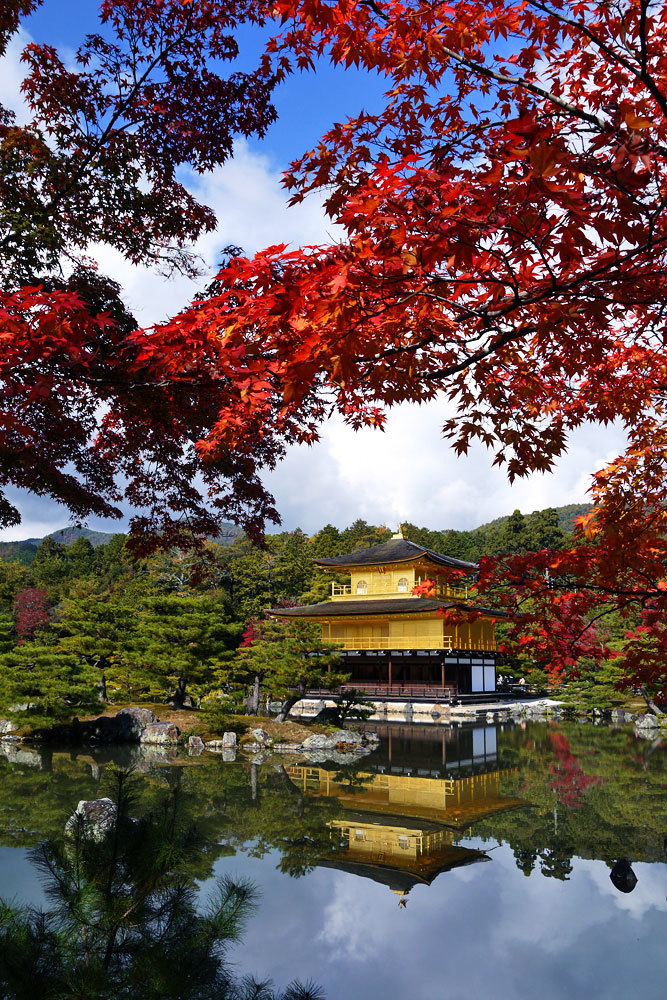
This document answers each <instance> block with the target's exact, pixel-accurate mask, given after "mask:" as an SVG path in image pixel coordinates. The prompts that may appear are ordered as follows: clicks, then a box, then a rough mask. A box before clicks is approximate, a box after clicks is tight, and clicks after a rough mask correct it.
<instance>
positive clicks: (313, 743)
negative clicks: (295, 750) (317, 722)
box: [301, 733, 336, 750]
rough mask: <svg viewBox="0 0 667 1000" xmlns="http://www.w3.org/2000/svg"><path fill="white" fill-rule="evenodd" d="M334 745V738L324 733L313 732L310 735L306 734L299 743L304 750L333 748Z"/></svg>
mask: <svg viewBox="0 0 667 1000" xmlns="http://www.w3.org/2000/svg"><path fill="white" fill-rule="evenodd" d="M335 745H336V744H335V742H334V740H333V739H331V738H330V737H329V736H326V735H325V733H313V735H312V736H307V737H306V739H305V740H304V741H303V743H302V744H301V746H302V747H303V749H304V750H333V748H334V747H335Z"/></svg>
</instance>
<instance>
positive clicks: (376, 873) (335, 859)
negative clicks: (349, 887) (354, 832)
mask: <svg viewBox="0 0 667 1000" xmlns="http://www.w3.org/2000/svg"><path fill="white" fill-rule="evenodd" d="M454 852H457V853H456V854H455V853H454ZM490 860H491V858H490V857H489V856H488V854H483V853H482V852H481V851H475V850H470V849H468V848H464V847H460V848H458V849H457V848H456V847H454V848H449V850H447V849H445V851H440V852H438V853H437V854H436V855H435V856H434V857H432V858H429V859H427V860H426V861H425V862H422V864H420V865H415V866H414V867H413V866H412V865H411V864H410V862H409V861H407V860H406V861H404V863H403V865H402V866H401V867H399V866H398V864H397V863H395V864H392V863H391V861H385V862H382V861H357V860H354V859H352V858H348V857H347V856H346V855H345V854H344V853H343V852H342V851H341V852H336V853H333V854H330V855H328V856H326V857H324V858H319V860H318V861H317V867H318V868H337V869H338V871H342V872H350V873H351V874H353V875H360V876H361V877H362V878H369V879H372V880H373V881H374V882H379V883H380V884H381V885H387V886H389V888H390V889H391V890H392V892H405V893H407V892H410V889H412V887H413V886H415V885H430V884H431V882H433V881H434V879H436V878H437V877H438V875H440V874H441V872H447V871H451V870H452V869H453V868H461V867H462V866H463V865H470V864H475V863H477V862H479V861H490Z"/></svg>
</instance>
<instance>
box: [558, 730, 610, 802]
mask: <svg viewBox="0 0 667 1000" xmlns="http://www.w3.org/2000/svg"><path fill="white" fill-rule="evenodd" d="M549 740H550V742H551V748H552V750H553V752H554V754H555V756H556V758H557V763H556V764H553V765H552V766H551V767H550V768H549V773H550V774H551V776H552V777H551V779H550V781H549V784H550V786H551V788H552V789H553V791H554V792H555V793H556V796H557V797H558V801H559V802H561V803H562V804H563V805H564V806H567V807H568V809H580V808H581V807H582V805H583V802H582V801H581V796H582V795H583V794H584V793H585V792H586V791H587V790H588V789H589V788H591V787H592V786H594V785H601V784H602V783H603V780H602V778H600V777H598V776H597V775H591V774H584V772H583V770H582V768H581V765H580V763H579V758H578V757H576V756H575V755H574V754H573V753H572V751H571V749H570V744H569V741H568V739H567V737H566V736H564V735H563V733H549Z"/></svg>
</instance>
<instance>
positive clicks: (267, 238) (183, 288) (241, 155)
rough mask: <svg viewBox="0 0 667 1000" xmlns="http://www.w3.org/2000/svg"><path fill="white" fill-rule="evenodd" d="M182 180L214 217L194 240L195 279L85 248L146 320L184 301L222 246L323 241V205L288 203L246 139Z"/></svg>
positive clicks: (274, 174) (251, 248)
mask: <svg viewBox="0 0 667 1000" xmlns="http://www.w3.org/2000/svg"><path fill="white" fill-rule="evenodd" d="M181 180H182V181H183V182H184V183H185V184H186V185H187V187H188V188H189V190H190V191H192V193H193V194H194V195H195V197H196V198H197V199H198V200H200V201H201V202H203V203H204V204H206V205H208V206H209V207H210V208H212V209H213V211H214V212H215V214H216V217H217V218H218V220H219V222H218V226H217V229H216V230H215V232H212V233H206V234H205V235H204V236H202V237H201V238H200V239H199V240H198V242H197V243H196V245H195V250H196V251H197V253H198V254H199V255H200V257H201V258H202V259H203V260H204V262H205V265H206V267H207V268H208V272H207V273H206V274H205V275H203V276H202V277H200V278H199V279H197V280H193V279H190V278H186V277H181V276H173V277H170V278H165V277H162V276H161V275H159V274H157V273H156V272H155V271H152V270H151V269H150V268H148V267H135V266H133V265H132V264H129V263H128V262H127V261H126V260H124V258H123V257H122V255H121V254H120V253H118V251H116V250H114V249H112V248H111V247H108V246H104V245H99V246H95V247H93V248H91V250H90V253H91V255H92V256H94V257H95V258H96V260H97V261H98V263H99V265H100V269H101V270H102V271H103V272H104V273H106V274H108V275H110V276H111V277H112V278H115V279H116V281H119V282H120V284H121V286H122V288H123V298H124V300H125V302H126V304H127V306H128V307H129V308H130V310H131V311H132V313H133V315H134V316H135V317H136V319H137V320H138V322H139V323H141V324H143V325H145V326H148V325H151V324H153V323H159V322H161V321H162V320H165V319H167V318H168V317H169V316H171V315H173V314H174V313H175V312H177V311H178V310H179V309H181V308H182V307H183V306H185V305H187V303H188V302H189V301H190V299H191V298H192V296H193V295H194V293H195V292H196V291H198V290H199V289H201V288H203V287H204V286H205V285H206V283H207V281H209V280H210V277H211V275H212V274H213V273H214V271H215V265H216V263H217V259H218V257H219V254H220V251H221V250H222V248H223V247H225V246H228V245H229V244H234V245H236V246H239V247H241V249H242V250H243V251H244V252H245V253H247V254H248V255H250V254H252V253H254V252H255V251H257V250H260V249H262V248H263V247H266V246H270V245H271V244H275V243H290V244H294V245H299V246H303V245H305V244H310V243H319V242H323V241H324V240H326V239H327V237H328V233H330V232H331V227H330V226H328V225H327V220H326V218H325V215H324V212H323V210H322V207H321V206H320V205H319V204H318V202H317V201H315V200H314V199H307V200H306V201H305V202H304V203H303V204H301V205H297V206H294V207H293V208H288V206H287V197H286V194H285V192H284V190H283V189H282V187H281V184H280V171H279V170H277V169H276V168H275V167H273V166H272V164H271V162H270V160H269V158H268V157H266V156H263V155H261V154H259V153H257V152H255V151H254V150H252V149H251V147H250V146H249V144H248V143H247V142H246V141H245V140H240V141H239V142H237V143H236V145H235V154H234V158H233V159H232V160H230V161H229V162H228V163H225V164H223V166H221V167H217V168H216V169H215V170H214V171H212V172H211V173H210V174H207V175H206V176H204V177H199V176H198V175H196V174H193V173H190V172H188V173H187V174H186V175H184V176H182V177H181Z"/></svg>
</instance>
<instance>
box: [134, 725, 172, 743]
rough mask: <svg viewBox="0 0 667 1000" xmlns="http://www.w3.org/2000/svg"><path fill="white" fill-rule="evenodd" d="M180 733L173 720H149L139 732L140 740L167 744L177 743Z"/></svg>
mask: <svg viewBox="0 0 667 1000" xmlns="http://www.w3.org/2000/svg"><path fill="white" fill-rule="evenodd" d="M180 735H181V731H180V729H179V728H178V726H177V725H176V724H175V723H173V722H149V723H148V725H147V726H145V727H144V731H143V733H142V734H141V742H142V743H157V744H158V746H169V745H173V744H174V743H178V740H179V737H180Z"/></svg>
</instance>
